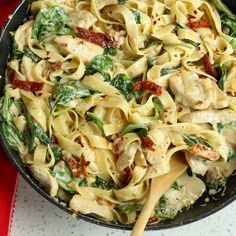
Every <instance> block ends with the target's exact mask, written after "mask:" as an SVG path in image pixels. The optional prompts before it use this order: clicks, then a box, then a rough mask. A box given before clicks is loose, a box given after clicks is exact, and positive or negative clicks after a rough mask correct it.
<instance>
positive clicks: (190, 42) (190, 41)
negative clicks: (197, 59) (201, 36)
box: [183, 39, 201, 48]
mask: <svg viewBox="0 0 236 236" xmlns="http://www.w3.org/2000/svg"><path fill="white" fill-rule="evenodd" d="M183 41H184V42H185V43H188V44H191V45H193V46H194V47H196V48H197V47H199V46H200V45H201V43H196V42H194V41H193V40H191V39H183Z"/></svg>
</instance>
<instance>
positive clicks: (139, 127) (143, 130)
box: [121, 124, 148, 137]
mask: <svg viewBox="0 0 236 236" xmlns="http://www.w3.org/2000/svg"><path fill="white" fill-rule="evenodd" d="M128 133H137V134H138V135H139V136H141V137H142V136H146V135H147V133H148V128H147V126H146V125H145V124H129V125H127V126H126V127H125V128H124V129H123V130H122V131H121V136H123V135H125V134H128Z"/></svg>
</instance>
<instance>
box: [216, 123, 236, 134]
mask: <svg viewBox="0 0 236 236" xmlns="http://www.w3.org/2000/svg"><path fill="white" fill-rule="evenodd" d="M224 128H228V129H236V121H232V122H230V123H227V124H221V123H218V124H217V129H218V132H219V133H220V132H221V130H222V129H224Z"/></svg>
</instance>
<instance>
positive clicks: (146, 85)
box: [134, 80, 162, 96]
mask: <svg viewBox="0 0 236 236" xmlns="http://www.w3.org/2000/svg"><path fill="white" fill-rule="evenodd" d="M140 89H141V90H149V91H150V92H151V93H153V94H156V95H157V96H161V94H162V87H161V86H159V85H157V84H155V83H154V82H151V81H147V80H144V81H137V82H136V83H135V84H134V91H138V90H140Z"/></svg>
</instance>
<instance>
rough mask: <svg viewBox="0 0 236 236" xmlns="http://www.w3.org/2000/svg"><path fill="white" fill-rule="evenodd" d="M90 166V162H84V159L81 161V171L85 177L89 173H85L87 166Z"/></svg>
mask: <svg viewBox="0 0 236 236" xmlns="http://www.w3.org/2000/svg"><path fill="white" fill-rule="evenodd" d="M89 164H90V161H85V159H84V157H82V159H81V165H82V171H83V174H84V176H85V177H89V173H88V171H87V166H88V165H89Z"/></svg>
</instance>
